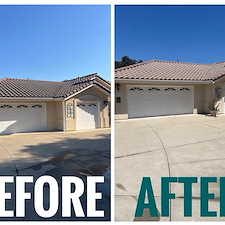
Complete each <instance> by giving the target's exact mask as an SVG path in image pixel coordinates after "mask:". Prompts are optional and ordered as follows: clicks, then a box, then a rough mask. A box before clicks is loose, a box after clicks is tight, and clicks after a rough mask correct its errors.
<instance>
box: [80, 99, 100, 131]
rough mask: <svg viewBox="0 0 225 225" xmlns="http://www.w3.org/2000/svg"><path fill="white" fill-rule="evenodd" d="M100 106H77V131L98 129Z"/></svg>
mask: <svg viewBox="0 0 225 225" xmlns="http://www.w3.org/2000/svg"><path fill="white" fill-rule="evenodd" d="M98 114H99V113H98V104H96V103H78V104H77V130H85V129H94V128H98V123H99V119H98Z"/></svg>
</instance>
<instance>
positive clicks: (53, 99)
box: [0, 97, 63, 101]
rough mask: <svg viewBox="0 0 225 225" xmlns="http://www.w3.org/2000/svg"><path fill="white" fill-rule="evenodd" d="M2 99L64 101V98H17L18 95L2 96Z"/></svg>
mask: <svg viewBox="0 0 225 225" xmlns="http://www.w3.org/2000/svg"><path fill="white" fill-rule="evenodd" d="M1 100H7V101H15V100H17V101H24V100H25V101H62V100H63V98H20V97H18V98H16V97H0V101H1Z"/></svg>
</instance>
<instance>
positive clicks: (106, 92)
mask: <svg viewBox="0 0 225 225" xmlns="http://www.w3.org/2000/svg"><path fill="white" fill-rule="evenodd" d="M94 86H95V87H96V88H98V89H99V90H101V91H104V92H105V93H106V94H107V95H108V96H110V93H109V92H107V91H106V90H104V89H103V88H101V87H99V86H98V85H94Z"/></svg>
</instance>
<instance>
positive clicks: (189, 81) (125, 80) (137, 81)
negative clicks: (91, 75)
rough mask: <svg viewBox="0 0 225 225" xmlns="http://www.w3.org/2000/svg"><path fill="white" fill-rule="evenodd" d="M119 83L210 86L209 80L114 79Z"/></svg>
mask: <svg viewBox="0 0 225 225" xmlns="http://www.w3.org/2000/svg"><path fill="white" fill-rule="evenodd" d="M115 81H116V82H119V83H155V84H157V83H158V84H161V83H175V84H176V83H178V84H180V83H185V84H186V83H187V84H211V83H212V82H211V80H207V81H192V80H148V79H117V78H116V79H115Z"/></svg>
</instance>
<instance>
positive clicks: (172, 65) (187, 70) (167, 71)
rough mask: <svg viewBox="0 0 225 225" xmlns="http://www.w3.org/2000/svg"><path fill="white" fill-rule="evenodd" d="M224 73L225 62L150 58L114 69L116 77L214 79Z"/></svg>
mask: <svg viewBox="0 0 225 225" xmlns="http://www.w3.org/2000/svg"><path fill="white" fill-rule="evenodd" d="M224 75H225V62H219V63H213V64H198V63H185V62H173V61H163V60H156V59H154V60H150V61H147V62H143V63H137V64H133V65H130V66H126V67H121V68H118V69H116V70H115V78H116V79H147V80H189V81H207V80H216V79H218V78H220V77H222V76H224Z"/></svg>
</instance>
